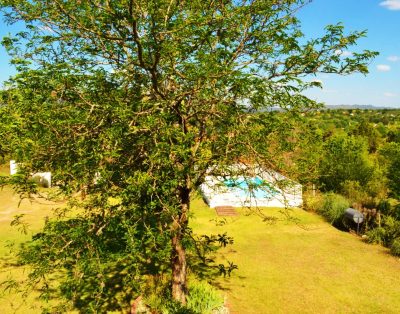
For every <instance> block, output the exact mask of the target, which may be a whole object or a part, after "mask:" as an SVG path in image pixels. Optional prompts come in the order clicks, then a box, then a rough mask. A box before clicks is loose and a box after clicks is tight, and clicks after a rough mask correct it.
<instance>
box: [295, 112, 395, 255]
mask: <svg viewBox="0 0 400 314" xmlns="http://www.w3.org/2000/svg"><path fill="white" fill-rule="evenodd" d="M303 118H304V120H303V122H304V124H305V126H306V129H307V130H308V132H307V136H306V137H305V139H307V140H305V141H304V143H303V144H302V149H301V153H299V154H297V159H298V160H299V161H303V163H304V164H305V166H306V167H307V169H309V171H308V173H307V175H305V176H303V177H301V178H299V180H300V181H301V182H302V183H303V184H304V186H305V193H304V195H305V206H306V208H307V209H309V210H315V211H318V212H320V213H321V214H322V215H323V216H325V217H326V218H327V219H328V220H329V221H330V222H331V223H332V224H334V225H335V226H337V227H338V228H342V229H354V228H355V226H354V225H352V224H351V223H350V222H349V221H348V220H346V219H345V218H344V216H343V212H344V210H345V208H346V207H348V206H351V207H353V208H355V209H357V210H359V211H361V212H362V213H363V214H364V217H365V219H364V222H363V224H362V232H363V234H364V235H365V238H366V240H367V241H368V242H371V243H380V244H383V245H385V246H387V247H389V248H390V249H391V252H392V253H393V254H394V255H400V110H394V109H393V110H358V109H357V110H345V109H339V110H324V111H323V110H321V111H317V110H315V111H310V112H307V113H304V114H303ZM310 139H312V140H310Z"/></svg>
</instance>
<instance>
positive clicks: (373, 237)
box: [365, 227, 386, 245]
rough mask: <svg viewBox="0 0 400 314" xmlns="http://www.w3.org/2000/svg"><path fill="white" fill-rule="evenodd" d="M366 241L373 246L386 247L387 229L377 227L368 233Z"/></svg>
mask: <svg viewBox="0 0 400 314" xmlns="http://www.w3.org/2000/svg"><path fill="white" fill-rule="evenodd" d="M365 235H366V236H367V238H366V241H367V242H368V243H372V244H381V245H385V242H386V231H385V228H382V227H377V228H374V229H371V230H369V231H367V232H366V234H365Z"/></svg>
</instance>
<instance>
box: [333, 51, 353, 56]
mask: <svg viewBox="0 0 400 314" xmlns="http://www.w3.org/2000/svg"><path fill="white" fill-rule="evenodd" d="M335 55H337V56H341V57H351V56H352V55H353V53H352V52H351V51H346V50H340V49H338V50H335Z"/></svg>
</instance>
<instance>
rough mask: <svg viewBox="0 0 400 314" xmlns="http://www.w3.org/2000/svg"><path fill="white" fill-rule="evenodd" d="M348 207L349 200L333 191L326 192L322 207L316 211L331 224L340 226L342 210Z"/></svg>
mask: <svg viewBox="0 0 400 314" xmlns="http://www.w3.org/2000/svg"><path fill="white" fill-rule="evenodd" d="M348 207H349V201H348V200H347V199H346V198H345V197H343V196H341V195H339V194H335V193H327V194H325V195H324V199H323V203H322V207H321V208H320V209H319V210H318V212H319V213H320V214H321V215H322V216H323V217H324V218H325V219H326V220H327V221H329V222H330V223H331V224H332V225H335V226H338V227H340V226H342V220H343V215H344V211H345V209H346V208H348Z"/></svg>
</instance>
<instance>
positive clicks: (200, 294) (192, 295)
mask: <svg viewBox="0 0 400 314" xmlns="http://www.w3.org/2000/svg"><path fill="white" fill-rule="evenodd" d="M186 306H187V308H188V309H189V310H192V311H193V313H198V314H212V313H216V312H217V311H219V310H220V309H221V308H223V306H224V298H223V297H222V296H221V295H220V293H219V292H218V291H217V290H216V289H215V288H214V287H212V286H211V285H209V284H208V283H206V282H204V281H203V282H195V283H192V284H191V285H190V286H189V294H188V296H187V305H186Z"/></svg>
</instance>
